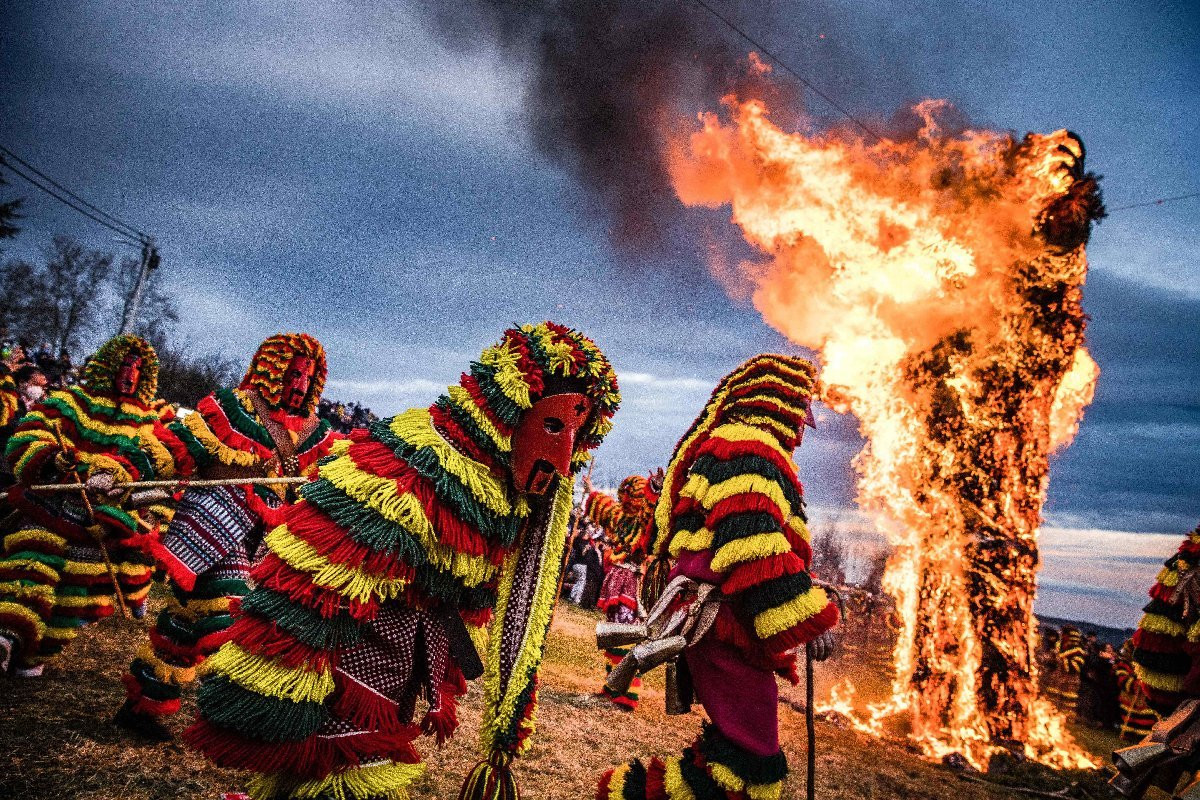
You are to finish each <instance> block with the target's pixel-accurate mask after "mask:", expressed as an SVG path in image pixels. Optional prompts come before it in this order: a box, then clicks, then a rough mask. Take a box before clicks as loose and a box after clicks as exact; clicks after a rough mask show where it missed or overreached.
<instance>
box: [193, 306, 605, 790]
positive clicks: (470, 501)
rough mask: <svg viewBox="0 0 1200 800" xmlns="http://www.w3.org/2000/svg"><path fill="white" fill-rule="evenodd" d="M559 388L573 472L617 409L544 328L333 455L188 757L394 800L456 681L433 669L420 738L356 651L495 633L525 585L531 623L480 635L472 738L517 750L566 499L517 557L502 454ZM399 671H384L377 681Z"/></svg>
mask: <svg viewBox="0 0 1200 800" xmlns="http://www.w3.org/2000/svg"><path fill="white" fill-rule="evenodd" d="M555 384H558V385H561V386H563V387H565V388H562V389H558V390H559V391H563V390H567V391H582V392H583V393H585V394H586V395H588V396H589V397H590V398H591V399H592V400H593V401H594V403H595V411H594V413H593V415H592V417H591V419H590V420H589V422H588V425H587V427H586V428H585V430H584V431H582V432H581V436H580V439H579V440H578V441H577V454H576V457H575V459H574V464H575V468H576V469H577V468H578V466H579V465H580V464H582V463H584V461H586V459H587V454H586V450H588V449H590V448H592V447H595V446H596V445H597V444H598V443H599V442H600V440H601V439H602V438H603V436H604V434H605V433H606V432H607V430H608V429H609V427H610V425H611V423H610V418H611V416H612V414H613V413H614V412H615V410H616V408H617V404H618V402H619V399H620V398H619V394H618V391H617V384H616V378H615V375H614V373H613V371H612V368H611V366H610V365H609V363H608V361H607V359H606V358H605V357H604V355H603V354H602V353H601V352H600V350H599V349H598V348H597V347H596V346H595V345H594V344H593V343H592V342H591V341H590V340H589V339H587V338H586V337H584V336H583V335H582V334H579V333H577V332H575V331H572V330H570V329H567V328H564V327H561V326H558V325H554V324H552V323H542V324H540V325H537V326H532V325H527V326H524V327H522V328H520V329H512V330H509V331H507V332H506V333H505V335H504V337H503V339H502V340H501V341H500V342H499V343H498V344H496V345H495V346H493V347H490V348H488V349H487V350H485V351H484V352H483V354H482V355H481V356H480V359H479V361H477V362H475V363H473V364H472V365H471V369H470V372H469V373H467V374H464V375H463V376H462V379H461V380H460V382H459V383H458V384H457V385H454V386H451V387H450V388H449V389H448V390H447V391H446V393H445V394H443V395H442V396H441V397H439V398H438V399H437V401H435V402H434V403H433V404H432V405H431V406H430V407H429V408H427V409H412V410H409V411H406V412H404V413H402V414H399V415H397V416H395V417H392V418H390V419H385V420H380V421H378V422H376V423H374V424H372V425H371V427H370V428H369V429H368V430H359V431H355V432H354V433H353V434H352V435H351V438H350V439H349V440H346V441H342V442H339V443H338V444H337V445H336V446H335V448H334V456H333V457H331V458H330V459H329V460H326V461H324V462H323V463H322V464H321V465H320V468H319V471H318V477H317V480H316V481H315V482H313V483H311V484H308V485H306V486H305V487H304V488H303V489H302V491H301V500H300V502H298V503H297V504H296V505H294V506H292V507H290V508H289V509H288V510H287V512H286V516H285V521H284V524H283V525H281V526H279V527H278V528H276V529H275V530H273V531H271V533H270V534H268V536H267V537H266V544H267V546H268V548H269V551H270V552H269V553H268V555H267V556H266V558H265V559H264V560H263V562H262V563H261V564H260V565H259V566H258V567H257V568H256V569H255V570H254V572H253V578H254V580H255V582H256V588H255V589H254V590H253V591H252V592H251V593H250V594H249V595H248V596H247V597H246V598H245V600H244V601H243V603H242V606H241V612H240V614H241V615H240V618H239V619H238V620H237V621H236V622H235V623H234V626H233V628H231V630H230V639H231V641H230V642H229V643H228V644H226V645H225V646H224V647H222V649H221V650H220V651H219V652H218V653H217V654H216V655H215V656H213V658H212V659H211V660H210V662H209V671H208V675H209V677H208V678H207V679H206V681H205V683H204V685H203V686H202V688H201V691H200V702H199V710H200V714H199V719H198V721H197V723H196V724H195V725H194V726H193V727H192V728H191V729H189V731H188V733H187V739H188V741H189V743H191V744H192V745H193V746H194V747H196V748H197V749H199V750H201V751H202V752H204V753H205V754H206V755H207V756H208V757H209V758H210V759H212V760H213V761H214V762H216V763H217V764H219V765H222V766H227V767H235V768H240V769H248V770H252V771H254V772H256V773H258V777H257V778H256V779H254V780H253V781H252V782H251V785H250V792H251V794H252V795H253V796H254V797H256V798H268V797H316V796H318V795H320V796H331V797H339V798H351V797H366V796H387V797H400V796H403V792H404V787H405V786H406V785H407V784H408V783H409V782H410V781H411V780H412V779H413V777H414V776H415V775H416V774H418V773H419V769H420V765H419V763H418V762H419V757H418V756H417V754H416V751H415V750H414V749H413V747H412V741H413V740H414V739H415V738H416V737H417V736H418V735H420V733H421V731H422V729H424V730H425V731H427V732H431V733H436V734H437V735H438V736H439V738H444V737H445V736H447V735H449V733H451V732H452V731H453V729H454V726H455V724H456V721H455V716H454V703H453V697H454V695H455V694H456V693H457V692H459V691H461V676H460V675H458V674H457V668H456V667H455V665H454V664H453V663H450V664H448V665H439V666H438V667H437V669H436V672H438V673H440V674H434V671H435V670H432V669H430V670H429V671H428V674H426V675H425V678H426V680H428V681H431V682H432V683H433V684H436V683H437V682H438V681H441V682H442V688H441V689H436V687H434V688H433V689H431V691H434V692H435V694H436V697H434V698H430V697H428V696H427V697H426V699H427V700H429V702H430V707H429V710H428V712H427V713H426V715H425V717H424V719H423V720H422V725H420V726H418V725H414V724H413V718H412V714H413V706H412V705H411V703H413V702H415V698H411V697H410V695H408V694H405V693H404V692H407V691H408V690H407V689H405V690H403V692H400V693H396V694H391V695H387V694H380V693H379V692H378V691H376V690H373V689H372V688H371V686H370V685H368V684H369V683H370V682H371V681H370V680H369V679H368V678H367V677H364V675H365V674H369V673H370V672H371V670H366V672H365V673H364V671H363V670H362V669H360V667H361V666H362V665H361V663H360V662H362V661H363V657H362V656H361V655H359V654H360V653H363V652H367V653H371V652H374V651H372V650H371V649H370V648H367V645H368V644H372V646H374V643H376V642H378V640H379V637H380V635H383V636H384V638H385V639H386V638H387V636H388V635H391V634H388V633H387V631H386V630H385V631H383V633H382V634H381V633H380V631H378V630H375V628H377V627H378V625H379V624H384V625H385V628H386V627H388V626H393V627H395V626H397V625H398V627H396V631H397V633H396V635H397V636H399V637H400V638H401V639H403V637H404V636H405V634H404V633H403V631H405V630H411V629H412V627H413V626H420V627H422V628H423V629H427V630H429V631H430V632H431V635H433V636H436V631H437V630H439V626H438V624H437V623H436V619H435V618H436V617H437V616H438V615H440V614H446V613H451V614H456V615H459V616H461V618H462V620H463V621H464V622H466V623H467V624H469V625H471V626H481V625H484V624H486V623H487V622H488V621H489V619H491V617H492V614H493V609H495V610H496V612H497V621H498V622H497V624H498V625H500V624H501V623H502V622H504V621H505V620H506V618H507V619H508V620H509V622H510V623H511V620H512V619H513V615H512V614H508V613H507V612H508V610H509V607H508V600H509V598H510V595H511V593H512V592H513V591H514V586H515V585H517V584H518V583H520V585H521V586H522V587H527V586H529V585H532V586H533V587H534V589H533V591H532V593H531V594H530V595H528V597H530V598H532V600H531V602H530V603H529V608H530V611H529V617H528V624H527V625H526V626H525V627H524V629H523V630H516V631H513V630H511V629H505V630H495V631H493V635H492V636H491V638H490V643H489V650H488V654H487V658H486V663H485V673H484V691H485V706H486V710H485V719H484V732H483V743H484V747H485V749H487V750H489V751H493V752H501V751H503V752H506V753H513V752H516V751H518V750H520V749H521V745H522V743H523V742H524V740H525V738H526V737H527V736H528V734H529V732H530V731H531V730H532V725H533V711H534V707H535V696H534V688H535V686H536V674H537V668H538V665H539V663H540V660H541V655H542V650H543V647H544V644H545V635H546V631H547V629H548V628H549V623H550V619H549V616H550V609H551V608H552V603H553V599H554V595H555V591H556V588H557V581H558V570H559V568H560V564H561V552H562V548H563V546H564V540H565V535H566V523H567V517H568V515H569V511H570V486H569V485H568V484H567V482H565V481H562V482H560V485H559V487H558V489H557V491H556V494H555V495H554V496H552V497H550V498H547V500H548V502H550V504H551V506H550V508H549V509H547V510H546V512H545V513H547V514H548V515H549V524H548V526H547V529H546V533H545V536H544V537H543V540H542V546H541V552H536V553H531V551H530V546H529V544H528V543H526V546H525V547H520V546H519V545H521V544H522V542H523V539H522V529H523V526H524V523H525V522H526V519H527V517H528V516H529V515H530V514H531V513H532V509H531V506H530V503H529V502H528V501H527V499H526V498H525V497H524V496H522V495H518V494H516V493H514V492H513V490H512V488H511V486H510V481H509V457H510V452H511V437H512V434H513V431H514V429H515V428H516V426H517V425H518V423H519V422H520V420H521V417H522V415H523V413H524V412H525V410H527V409H529V408H530V407H531V406H532V405H533V403H534V402H536V401H537V400H538V399H539V398H540V397H542V396H543V395H544V394H546V393H548V392H552V391H553V390H554V385H555ZM526 536H527V537H528V532H527V533H526ZM530 570H533V571H535V572H536V574H534V575H532V576H531V575H530V574H529V572H530ZM531 578H532V583H529V580H530V579H531ZM514 614H516V611H514ZM517 616H519V614H518V615H517ZM397 620H408V621H407V622H404V623H403V624H400V623H398V622H397ZM372 623H376V625H375V626H372ZM514 634H515V635H514ZM368 637H370V638H371V641H370V642H368V641H367V639H368ZM360 643H362V644H360ZM383 644H385V645H386V644H387V641H385V642H383ZM364 648H367V649H366V650H364ZM430 652H432V650H430ZM501 662H503V663H501ZM406 666H407V668H408V669H409V671H411V665H403V664H396V663H390V662H386V661H385V662H384V663H383V666H382V667H381V668H382V669H383V670H384V672H380V673H378V674H380V675H384V674H389V675H397V674H398V672H403V670H400V669H398V668H399V667H406ZM378 669H379V668H376V669H375V671H376V672H378ZM405 705H407V707H405Z"/></svg>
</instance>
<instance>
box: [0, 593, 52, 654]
mask: <svg viewBox="0 0 1200 800" xmlns="http://www.w3.org/2000/svg"><path fill="white" fill-rule="evenodd" d="M0 615H9V616H14V617H21V618H22V619H24V620H26V621H28V622H29V623H30V624H32V625H33V629H34V630H35V631H37V636H38V638H39V639H40V638H41V637H43V636H45V635H46V623H44V622H42V618H41V617H39V616H38V615H37V614H35V613H34V612H33V610H32V609H29V608H26V607H25V606H23V605H21V604H20V603H10V602H8V601H4V600H0ZM25 644H26V645H29V644H31V643H30V642H26V643H25Z"/></svg>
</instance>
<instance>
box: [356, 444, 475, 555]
mask: <svg viewBox="0 0 1200 800" xmlns="http://www.w3.org/2000/svg"><path fill="white" fill-rule="evenodd" d="M348 455H349V456H350V458H351V459H353V461H354V465H355V466H356V467H358V468H359V469H360V470H362V471H363V472H368V473H370V474H372V475H378V476H379V477H381V478H390V479H392V480H394V481H395V482H396V491H397V492H398V493H400V494H405V493H411V494H413V495H414V496H416V498H417V500H418V502H420V504H421V508H422V509H424V511H425V516H427V517H428V518H429V521H430V522H431V523H432V524H433V529H434V530H435V531H437V535H438V540H439V541H440V542H442V543H443V544H445V545H446V546H448V547H450V548H452V549H453V550H455V551H456V552H459V553H466V554H467V555H472V556H479V555H485V554H486V553H487V552H488V546H487V540H486V539H484V537H483V534H482V533H480V532H479V530H478V529H477V528H475V527H474V526H472V525H470V524H468V523H466V522H464V521H463V520H462V519H460V518H459V517H458V516H457V515H456V514H455V513H454V512H453V511H452V510H449V509H446V508H445V507H444V506H442V504H441V503H440V501H438V499H437V496H436V495H435V494H434V491H433V485H432V484H431V483H430V482H429V481H428V480H427V479H425V478H424V477H423V476H421V474H420V473H418V472H417V471H416V470H415V469H413V467H412V466H411V465H409V464H408V463H407V462H405V461H403V460H402V459H399V458H397V457H396V454H395V453H393V452H392V451H391V450H390V449H389V448H388V447H386V446H385V445H383V444H380V443H379V442H376V441H374V440H371V441H366V442H361V443H356V444H355V445H353V446H352V447H351V448H350V451H349V453H348Z"/></svg>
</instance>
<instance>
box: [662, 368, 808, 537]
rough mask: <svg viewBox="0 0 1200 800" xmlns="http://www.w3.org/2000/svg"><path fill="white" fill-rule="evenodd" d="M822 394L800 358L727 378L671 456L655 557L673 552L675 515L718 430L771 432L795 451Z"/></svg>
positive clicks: (743, 369) (787, 447)
mask: <svg viewBox="0 0 1200 800" xmlns="http://www.w3.org/2000/svg"><path fill="white" fill-rule="evenodd" d="M816 394H817V377H816V368H815V367H813V365H812V363H811V362H810V361H808V360H806V359H803V358H799V357H796V356H784V355H776V354H770V353H764V354H761V355H757V356H754V357H753V358H751V359H750V360H748V361H746V362H745V363H743V364H742V365H741V366H739V367H737V368H736V369H735V370H733V371H732V372H730V373H729V374H728V375H726V376H725V377H724V378H722V379H721V382H720V383H718V384H717V388H716V389H714V390H713V393H712V397H710V398H709V400H708V403H706V404H705V406H704V410H703V411H701V412H700V415H699V416H698V417H696V419H695V421H693V422H692V424H691V427H689V428H688V431H687V433H685V434H684V435H683V438H681V439H680V440H679V444H677V445H676V446H675V452H674V453H672V454H671V460H670V462H669V463H668V466H667V472H666V476H665V478H664V482H663V491H662V495H661V497H659V499H658V506H657V508H656V509H655V512H654V515H655V528H656V533H655V542H654V549H653V552H654V553H656V554H658V553H662V552H664V551H665V549H666V547H667V544H668V540H669V538H670V517H671V509H673V508H674V507H675V504H676V503H677V502H679V493H680V491H681V490H682V489H683V486H684V484H685V483H686V482H687V477H688V476H687V471H686V465H689V464H691V463H692V461H693V460H694V457H695V453H696V451H697V450H698V449H699V448H700V446H701V445H702V444H704V442H705V440H707V439H708V436H709V434H710V433H712V431H713V430H715V429H716V428H717V427H719V426H720V425H723V424H725V423H726V422H730V421H734V420H737V421H742V422H751V423H753V424H755V425H759V426H761V427H763V428H764V429H766V430H769V431H770V432H771V433H772V434H774V435H775V437H776V438H777V439H779V442H780V444H781V445H783V447H784V448H785V449H787V450H794V449H795V447H796V443H797V442H798V441H799V439H800V433H801V431H802V430H803V428H804V425H805V422H806V420H807V419H808V417H809V404H810V402H811V401H812V399H813V398H814V397H815V396H816Z"/></svg>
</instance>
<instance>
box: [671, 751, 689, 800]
mask: <svg viewBox="0 0 1200 800" xmlns="http://www.w3.org/2000/svg"><path fill="white" fill-rule="evenodd" d="M663 787H664V788H665V789H666V790H667V797H669V798H671V800H696V795H694V794H692V787H691V786H688V782H687V781H685V780H684V779H683V771H682V770H680V768H679V759H677V758H672V759H669V760H668V761H667V769H666V772H664V773H663Z"/></svg>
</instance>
